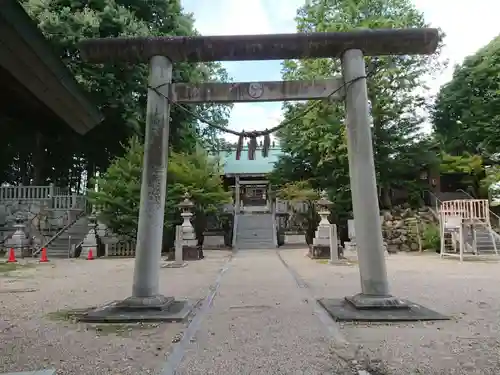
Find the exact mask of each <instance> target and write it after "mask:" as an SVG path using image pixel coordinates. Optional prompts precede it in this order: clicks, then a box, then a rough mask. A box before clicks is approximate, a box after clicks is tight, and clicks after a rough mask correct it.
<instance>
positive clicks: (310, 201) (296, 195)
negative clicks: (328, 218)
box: [277, 180, 319, 244]
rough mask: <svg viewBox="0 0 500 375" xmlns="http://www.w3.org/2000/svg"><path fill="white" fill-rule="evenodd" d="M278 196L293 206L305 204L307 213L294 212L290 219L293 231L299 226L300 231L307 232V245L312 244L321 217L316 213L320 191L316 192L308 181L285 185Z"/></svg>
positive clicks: (291, 213)
mask: <svg viewBox="0 0 500 375" xmlns="http://www.w3.org/2000/svg"><path fill="white" fill-rule="evenodd" d="M277 195H278V197H280V198H281V199H284V200H286V201H288V202H290V203H291V204H292V206H293V204H295V203H303V204H305V207H306V210H305V211H303V212H301V211H296V210H293V212H290V215H291V216H290V217H289V218H288V219H289V222H290V223H291V224H292V225H291V229H294V228H293V226H294V225H299V226H300V229H302V230H304V231H305V235H306V241H307V243H308V244H310V243H312V240H313V238H314V232H315V230H316V227H317V226H318V222H319V216H318V214H317V212H316V201H317V200H318V199H319V194H318V191H317V190H314V189H313V188H312V187H311V184H310V183H309V182H308V181H304V180H300V181H295V182H290V183H287V184H284V185H283V186H282V187H281V188H280V189H279V190H278V194H277Z"/></svg>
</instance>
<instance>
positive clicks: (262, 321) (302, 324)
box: [162, 250, 358, 375]
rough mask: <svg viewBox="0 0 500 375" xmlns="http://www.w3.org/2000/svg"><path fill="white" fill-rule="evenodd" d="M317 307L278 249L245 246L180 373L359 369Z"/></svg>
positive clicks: (187, 350) (191, 343)
mask: <svg viewBox="0 0 500 375" xmlns="http://www.w3.org/2000/svg"><path fill="white" fill-rule="evenodd" d="M314 306H315V303H314V301H312V300H310V298H309V295H308V293H307V291H306V290H304V289H303V288H299V287H298V286H297V283H296V281H295V280H294V278H293V277H292V275H291V274H290V272H289V271H288V270H287V269H286V267H285V266H284V265H283V263H282V262H281V261H280V259H279V257H278V256H277V254H276V252H275V251H273V250H246V251H240V252H239V253H238V254H236V255H235V257H234V259H233V260H232V262H231V266H230V268H229V269H228V270H227V272H226V273H225V274H224V276H223V278H222V281H221V284H220V287H219V290H218V295H217V297H216V298H215V300H214V302H213V306H212V308H211V309H210V310H209V311H208V313H207V316H206V317H204V320H203V321H202V322H201V325H200V329H199V330H198V332H197V334H196V335H195V336H194V337H193V339H192V340H190V341H189V342H187V343H186V347H185V353H184V354H185V356H184V361H183V362H182V363H181V365H180V367H179V369H178V372H176V374H179V375H181V374H182V375H187V374H218V375H219V374H235V375H236V374H238V375H246V374H252V375H259V374H263V375H264V374H265V375H271V374H287V375H289V374H339V375H342V374H358V372H357V371H356V372H354V371H353V370H351V367H352V366H351V364H350V363H346V362H345V361H344V360H342V359H340V358H339V357H338V356H336V355H335V353H333V352H332V350H331V344H332V338H331V337H330V336H329V335H328V332H327V329H326V327H325V325H324V324H322V323H321V321H320V319H318V316H315V315H316V312H315V311H316V310H315V308H314ZM162 375H172V374H171V373H169V372H167V371H165V372H164V373H163V374H162Z"/></svg>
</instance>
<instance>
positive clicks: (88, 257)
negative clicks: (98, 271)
mask: <svg viewBox="0 0 500 375" xmlns="http://www.w3.org/2000/svg"><path fill="white" fill-rule="evenodd" d="M87 260H94V253H93V252H92V249H89V253H88V254H87Z"/></svg>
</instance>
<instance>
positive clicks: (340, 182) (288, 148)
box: [275, 0, 440, 212]
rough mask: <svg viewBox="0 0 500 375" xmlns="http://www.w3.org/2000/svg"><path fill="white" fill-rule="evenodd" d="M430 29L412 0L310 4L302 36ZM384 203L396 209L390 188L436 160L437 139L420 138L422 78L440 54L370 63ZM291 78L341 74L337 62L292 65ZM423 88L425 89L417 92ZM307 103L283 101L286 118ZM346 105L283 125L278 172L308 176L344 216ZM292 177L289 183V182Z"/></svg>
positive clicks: (287, 71)
mask: <svg viewBox="0 0 500 375" xmlns="http://www.w3.org/2000/svg"><path fill="white" fill-rule="evenodd" d="M425 26H427V25H426V23H425V20H424V17H423V15H422V13H421V12H419V11H417V10H416V8H415V7H414V5H413V3H412V2H411V1H410V0H311V1H309V2H308V3H307V4H306V5H304V6H303V7H301V8H300V9H299V10H298V13H297V31H299V32H326V31H328V32H333V31H350V30H354V29H358V28H372V29H373V28H404V27H425ZM366 64H367V70H368V72H369V74H370V77H369V79H368V92H369V100H370V105H371V113H372V121H373V133H372V134H373V143H374V154H375V166H376V171H377V178H378V185H379V187H380V200H381V203H382V205H384V206H390V199H389V193H390V191H391V189H392V188H395V187H401V185H404V184H405V183H406V182H411V183H413V182H415V181H416V180H417V179H418V171H419V170H420V169H421V168H422V167H424V166H426V165H428V164H431V163H435V162H436V158H435V155H434V153H432V152H429V150H430V149H431V141H430V139H428V138H427V137H424V136H423V135H422V133H421V129H420V125H421V124H422V123H423V121H424V120H425V119H424V118H423V116H422V115H421V112H422V110H423V109H424V108H426V106H427V105H428V98H427V97H426V95H425V91H426V87H425V85H424V78H425V77H426V76H428V75H429V74H433V73H435V72H436V71H437V69H439V67H440V65H439V63H438V62H437V59H436V56H391V57H376V58H369V57H367V58H366ZM282 71H283V77H284V78H285V79H320V78H328V77H332V76H335V75H339V74H340V73H341V67H340V61H339V60H337V59H316V60H301V61H286V62H285V63H284V65H283V70H282ZM416 87H420V88H421V89H420V90H415V88H416ZM305 105H307V104H304V103H299V104H293V105H292V104H289V103H287V104H285V110H286V113H285V119H290V118H293V117H294V116H295V115H296V114H297V112H298V111H300V109H302V108H304V106H305ZM344 124H345V111H344V107H343V105H342V104H332V103H322V104H321V105H319V106H318V107H317V108H315V109H314V110H312V111H310V112H309V113H308V114H307V115H305V116H303V117H302V118H300V119H299V120H297V121H294V123H293V124H291V125H289V126H287V127H286V128H284V129H283V130H282V131H281V132H280V134H279V137H280V143H281V144H282V145H283V148H284V151H285V153H286V156H284V157H283V158H282V160H280V162H279V163H278V165H277V168H276V171H275V173H276V174H277V175H279V176H280V178H282V179H283V180H284V181H289V180H296V179H297V177H298V174H299V173H301V174H303V176H304V178H305V179H308V180H309V181H310V182H311V184H312V185H313V186H314V188H319V189H327V190H328V191H329V193H330V197H331V198H332V199H333V200H334V201H335V203H336V206H338V207H340V208H341V211H344V212H345V211H347V210H348V207H349V206H350V199H349V198H350V191H349V175H348V159H347V147H346V135H345V125H344ZM287 177H288V178H287Z"/></svg>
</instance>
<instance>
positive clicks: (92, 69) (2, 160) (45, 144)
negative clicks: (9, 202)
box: [0, 0, 229, 190]
mask: <svg viewBox="0 0 500 375" xmlns="http://www.w3.org/2000/svg"><path fill="white" fill-rule="evenodd" d="M21 3H22V5H23V6H24V8H25V9H26V11H27V12H28V14H29V15H30V16H31V17H32V18H33V19H34V21H35V22H36V23H37V25H38V27H39V28H40V30H41V31H42V32H43V34H44V35H45V37H46V38H47V39H48V40H49V41H50V42H51V44H52V46H53V48H54V51H55V52H56V53H57V54H58V55H59V56H60V58H61V59H62V61H63V62H64V63H65V64H66V66H67V67H68V68H69V69H70V71H71V72H72V73H73V74H74V76H75V78H76V80H77V81H78V82H79V83H80V85H81V86H82V87H83V88H84V89H85V90H86V91H87V93H88V97H89V98H90V100H91V101H92V102H93V103H94V104H95V105H97V106H98V108H99V109H100V111H101V112H102V113H103V115H104V121H103V123H101V124H99V125H98V126H97V127H96V128H95V129H94V130H92V131H91V132H89V133H88V134H86V135H85V136H80V135H77V134H74V133H73V132H72V131H70V130H69V129H68V128H67V126H66V125H64V124H60V126H58V127H57V126H55V125H54V124H43V125H42V124H36V125H37V126H36V127H33V126H32V127H31V128H27V127H26V126H25V125H24V124H22V123H19V122H17V123H16V122H12V123H10V122H9V123H7V122H5V121H2V129H3V131H4V132H5V133H4V134H8V144H7V145H5V147H3V149H2V150H1V151H0V178H1V180H2V181H0V182H7V183H12V184H17V183H21V182H22V183H24V184H30V183H31V184H38V185H43V184H47V183H48V182H53V183H55V184H56V185H58V186H61V187H68V188H71V189H72V190H83V189H84V186H80V184H81V182H82V181H83V180H84V179H82V176H87V180H90V177H92V176H94V175H95V174H96V172H97V171H100V172H103V171H105V170H106V168H107V167H108V165H109V163H110V161H111V160H113V159H114V157H116V156H119V155H120V154H121V153H122V152H123V148H122V147H121V144H122V143H124V142H127V140H128V139H129V137H130V136H132V135H139V136H142V134H143V131H144V124H145V120H144V119H145V109H146V95H147V90H146V82H147V74H148V67H147V65H145V64H136V65H128V64H125V63H122V64H88V63H84V62H83V61H82V60H81V58H80V54H79V51H78V50H77V47H76V44H77V43H78V42H79V41H80V40H82V39H85V38H95V37H101V38H104V37H118V36H119V37H132V36H159V35H195V34H196V33H197V32H196V30H195V29H194V26H193V23H194V21H193V18H192V15H190V14H187V13H185V12H183V10H182V7H181V5H180V0H155V1H142V0H92V1H83V0H57V1H54V0H22V1H21ZM227 79H228V77H227V74H226V72H225V71H224V69H222V68H221V66H220V64H211V63H208V64H199V65H192V64H185V63H179V64H175V66H174V71H173V80H174V81H175V82H178V81H183V82H199V81H202V80H203V81H212V80H227ZM228 108H229V107H227V106H214V105H197V106H196V107H195V108H193V111H194V112H196V113H197V114H199V115H201V116H203V117H205V118H208V119H210V120H211V121H212V122H215V123H218V124H220V125H225V123H226V119H227V115H228ZM170 117H171V123H170V124H171V130H170V144H171V146H172V147H174V149H175V150H177V151H183V150H190V149H193V148H194V147H195V146H196V145H197V144H200V143H201V144H203V145H204V146H205V147H207V148H211V147H216V144H217V142H218V140H217V132H216V131H214V130H212V129H211V128H207V127H201V126H199V124H198V121H197V119H196V118H194V116H192V115H190V114H188V113H186V112H185V111H182V110H179V109H177V108H172V110H171V114H170Z"/></svg>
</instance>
